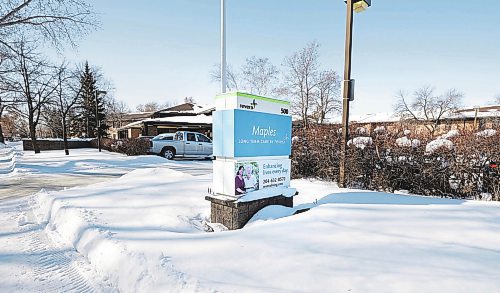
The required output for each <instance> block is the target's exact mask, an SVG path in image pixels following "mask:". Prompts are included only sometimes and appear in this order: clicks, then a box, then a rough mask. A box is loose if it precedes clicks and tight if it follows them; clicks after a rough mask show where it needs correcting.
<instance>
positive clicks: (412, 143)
mask: <svg viewBox="0 0 500 293" xmlns="http://www.w3.org/2000/svg"><path fill="white" fill-rule="evenodd" d="M396 145H398V146H400V147H412V148H418V147H419V146H420V140H418V139H409V138H408V137H406V136H403V137H400V138H398V139H396Z"/></svg>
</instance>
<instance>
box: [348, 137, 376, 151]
mask: <svg viewBox="0 0 500 293" xmlns="http://www.w3.org/2000/svg"><path fill="white" fill-rule="evenodd" d="M372 143H373V139H372V138H371V137H369V136H359V137H355V138H353V139H350V140H349V141H348V142H347V145H348V146H350V145H352V144H354V146H355V147H357V148H358V149H364V148H365V147H367V146H370V145H372Z"/></svg>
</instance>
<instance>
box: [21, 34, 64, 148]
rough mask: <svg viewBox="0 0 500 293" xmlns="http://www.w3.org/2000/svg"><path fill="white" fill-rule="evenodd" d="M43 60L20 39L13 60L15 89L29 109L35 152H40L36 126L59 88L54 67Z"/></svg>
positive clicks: (30, 128)
mask: <svg viewBox="0 0 500 293" xmlns="http://www.w3.org/2000/svg"><path fill="white" fill-rule="evenodd" d="M43 60H44V59H43V58H42V57H41V56H40V55H39V54H37V53H35V49H34V47H30V46H29V44H28V43H27V42H25V41H20V42H19V43H17V44H16V56H15V59H14V60H13V63H14V70H15V75H16V79H15V89H16V91H17V93H18V94H19V97H20V99H21V100H22V102H23V104H24V106H25V107H26V109H27V110H26V112H25V113H26V115H27V117H28V124H29V131H30V137H31V142H32V144H33V149H34V151H35V153H40V148H39V146H38V143H37V140H36V128H37V126H38V124H39V122H40V117H41V112H42V110H43V107H44V106H45V105H46V104H48V103H49V102H50V100H51V98H52V97H53V93H54V91H55V90H56V88H57V84H56V76H55V75H54V74H53V68H51V67H50V66H49V65H48V64H47V63H46V62H44V61H43Z"/></svg>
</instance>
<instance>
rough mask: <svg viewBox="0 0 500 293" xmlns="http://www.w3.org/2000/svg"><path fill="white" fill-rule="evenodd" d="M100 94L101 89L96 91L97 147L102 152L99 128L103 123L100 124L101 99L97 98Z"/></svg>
mask: <svg viewBox="0 0 500 293" xmlns="http://www.w3.org/2000/svg"><path fill="white" fill-rule="evenodd" d="M98 96H99V91H98V90H96V91H95V125H96V128H97V149H98V150H99V152H100V151H101V134H100V131H99V128H100V126H101V125H99V124H100V121H99V109H98V104H99V101H98V99H97V97H98Z"/></svg>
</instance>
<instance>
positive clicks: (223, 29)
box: [220, 0, 227, 94]
mask: <svg viewBox="0 0 500 293" xmlns="http://www.w3.org/2000/svg"><path fill="white" fill-rule="evenodd" d="M220 47H221V53H220V59H221V60H220V82H221V85H220V86H221V94H223V93H225V92H226V89H227V73H226V2H225V0H220Z"/></svg>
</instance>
